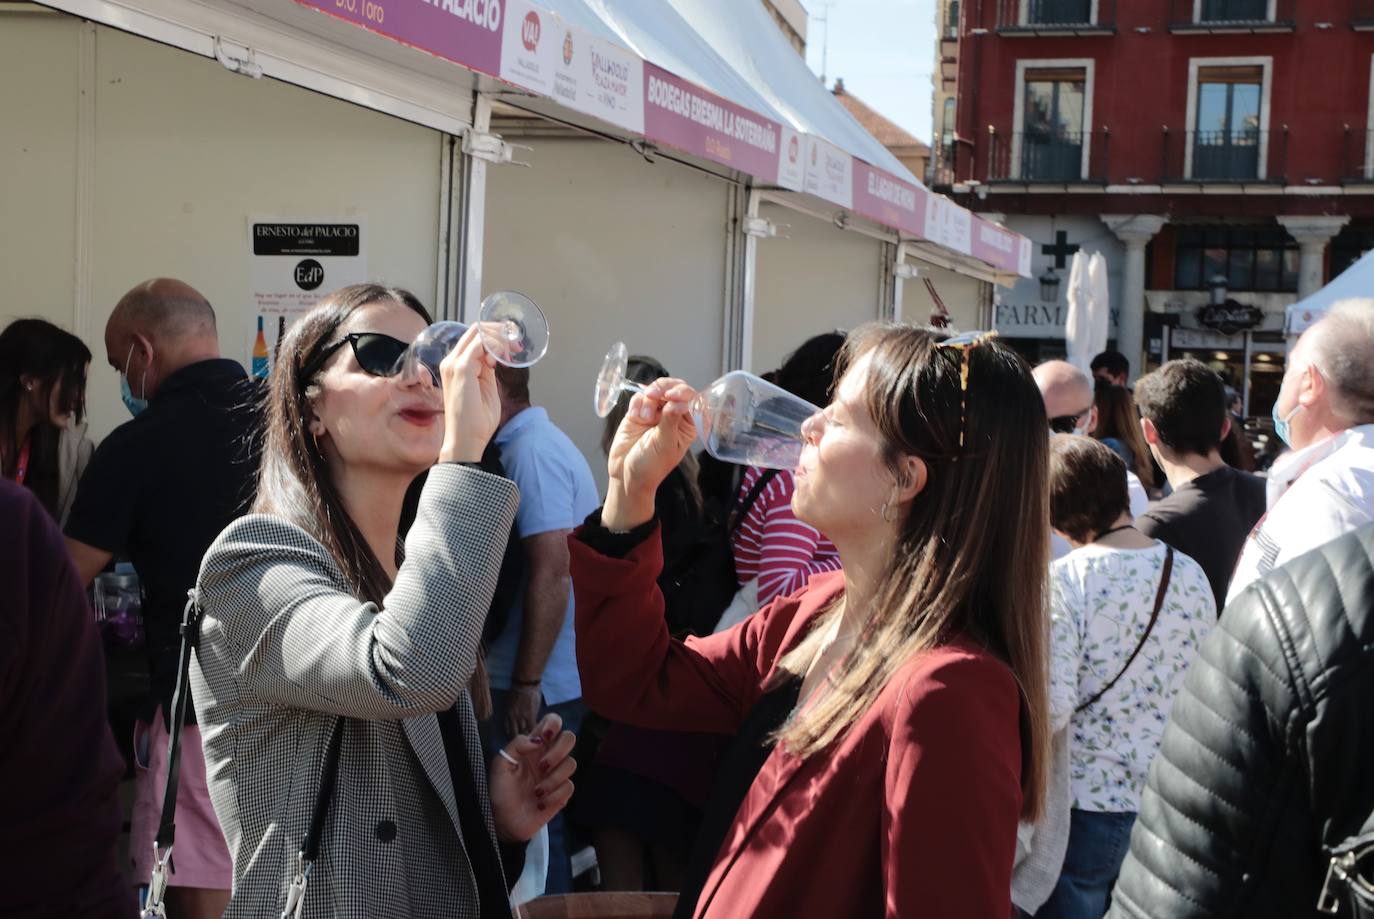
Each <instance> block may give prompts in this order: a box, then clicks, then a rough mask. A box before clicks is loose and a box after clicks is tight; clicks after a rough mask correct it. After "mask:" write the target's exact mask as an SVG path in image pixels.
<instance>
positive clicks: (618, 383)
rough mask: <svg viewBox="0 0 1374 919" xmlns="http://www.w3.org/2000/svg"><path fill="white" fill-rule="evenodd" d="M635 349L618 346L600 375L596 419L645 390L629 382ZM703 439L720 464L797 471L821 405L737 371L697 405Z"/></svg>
mask: <svg viewBox="0 0 1374 919" xmlns="http://www.w3.org/2000/svg"><path fill="white" fill-rule="evenodd" d="M628 365H629V350H628V349H627V348H626V347H625V344H624V342H616V343H615V344H614V345H612V346H611V350H610V351H607V352H606V359H605V361H603V362H602V364H601V370H600V372H599V373H597V375H596V392H595V406H596V414H597V415H598V416H599V417H601V418H605V417H606V416H607V415H609V414H610V413H611V411H612V409H614V408H615V404H616V402H618V401H619V400H620V394H621V393H623V392H629V393H642V392H644V391H645V390H646V389H648V387H647V386H643V385H641V384H639V383H636V382H634V381H633V380H628V379H626V377H625V371H626V368H627V367H628ZM691 411H692V420H693V421H695V422H696V426H697V436H698V437H699V438H700V439H701V443H702V446H703V447H705V448H706V452H707V453H710V454H711V455H712V456H714V457H715V458H716V459H718V460H721V461H723V462H727V463H736V464H738V465H741V466H761V467H763V468H765V469H782V470H785V471H788V472H791V471H792V470H793V469H796V468H797V464H798V462H799V461H800V460H801V451H802V445H803V438H802V432H801V428H802V423H803V422H804V421H806V419H808V418H810V417H811V416H812V415H814V414H815V413H816V412H818V411H820V409H818V408H817V407H816V406H814V405H812V404H811V403H810V402H807V401H806V400H805V399H802V398H800V397H798V396H794V395H793V394H792V393H790V392H788V391H787V390H785V389H783V388H782V387H780V386H775V385H773V384H772V383H769V382H768V381H767V380H765V379H763V378H762V377H756V376H754V375H753V374H752V373H747V372H745V371H743V370H733V371H731V372H730V373H727V374H726V375H725V376H723V377H721V378H720V379H718V380H716V381H715V382H714V383H712V384H711V385H710V386H708V387H706V388H705V389H703V390H702V391H701V392H699V393H697V396H696V398H695V399H693V400H692V405H691Z"/></svg>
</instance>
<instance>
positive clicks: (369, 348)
mask: <svg viewBox="0 0 1374 919" xmlns="http://www.w3.org/2000/svg"><path fill="white" fill-rule="evenodd" d="M344 345H348V346H350V347H351V348H352V349H353V358H354V360H356V361H357V362H358V366H359V367H361V368H362V369H363V370H364V371H365V372H366V373H370V374H372V375H373V376H374V377H390V376H395V375H396V373H397V372H398V371H399V370H400V367H398V366H397V361H398V360H399V359H400V357H401V355H402V354H403V353H404V352H405V350H406V348H407V347H409V345H407V344H406V343H405V342H403V341H401V340H400V339H398V338H392V337H391V336H390V335H383V334H382V333H381V332H350V333H349V334H348V335H345V336H344V337H343V338H340V339H339V340H338V341H336V342H334V344H332V345H330V346H328V347H327V348H325V349H324V350H322V351H321V352H320V353H319V354H316V355H315V356H314V357H313V358H311V359H310V360H309V361H307V362H306V364H305V366H304V367H302V368H301V381H302V382H307V381H309V380H310V378H311V377H313V376H314V375H315V374H316V373H318V372H319V370H320V368H321V367H323V366H324V362H325V361H327V360H329V358H330V357H331V356H332V355H333V354H334V352H335V351H338V350H339V349H340V348H342V347H343V346H344Z"/></svg>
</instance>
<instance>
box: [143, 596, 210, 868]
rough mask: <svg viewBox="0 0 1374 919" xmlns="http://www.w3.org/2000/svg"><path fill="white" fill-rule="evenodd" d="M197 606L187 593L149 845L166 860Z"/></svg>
mask: <svg viewBox="0 0 1374 919" xmlns="http://www.w3.org/2000/svg"><path fill="white" fill-rule="evenodd" d="M200 619H201V609H200V603H199V602H197V598H196V592H195V591H194V590H192V591H189V592H188V595H187V599H186V608H185V609H184V610H182V613H181V650H180V651H179V652H178V653H177V682H176V690H175V691H174V692H173V693H172V711H171V712H170V713H169V715H168V719H167V720H168V725H167V733H168V740H167V784H166V785H165V786H164V787H163V789H162V819H161V820H159V821H158V825H157V836H156V837H154V839H153V845H154V846H155V848H156V849H157V850H159V851H163V852H167V853H168V855H169V856H170V850H171V848H172V844H173V843H174V842H176V835H177V826H176V812H177V786H178V785H179V784H180V781H181V732H182V727H183V726H184V725H185V724H186V708H187V706H189V705H190V704H191V687H190V685H189V681H188V678H189V675H190V671H191V652H192V651H194V650H195V649H196V647H197V646H198V645H199V644H200Z"/></svg>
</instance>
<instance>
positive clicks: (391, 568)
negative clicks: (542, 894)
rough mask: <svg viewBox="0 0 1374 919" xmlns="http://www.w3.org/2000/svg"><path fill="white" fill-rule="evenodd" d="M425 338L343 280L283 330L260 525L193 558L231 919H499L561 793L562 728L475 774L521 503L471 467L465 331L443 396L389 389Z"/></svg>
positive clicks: (486, 396)
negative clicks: (407, 515)
mask: <svg viewBox="0 0 1374 919" xmlns="http://www.w3.org/2000/svg"><path fill="white" fill-rule="evenodd" d="M428 324H429V316H428V315H427V314H426V313H425V310H424V308H423V307H422V306H421V305H420V304H419V303H418V302H417V301H416V300H415V298H414V297H413V296H411V295H410V294H408V293H406V292H404V291H398V290H392V289H388V288H383V287H378V286H375V285H356V286H353V287H347V288H344V289H343V290H340V291H338V292H336V293H334V294H332V295H331V296H329V297H326V298H325V300H324V301H323V302H321V303H320V304H319V305H318V306H316V307H315V308H314V309H312V310H311V311H310V312H309V313H307V314H306V315H305V316H303V317H302V318H301V319H300V320H298V321H297V322H296V324H295V325H294V326H292V328H291V330H290V331H289V332H288V333H287V335H286V337H285V339H284V340H283V342H282V344H281V349H280V352H279V357H278V361H277V364H276V366H275V367H274V368H273V370H272V376H271V379H270V381H269V392H268V396H267V398H268V407H267V418H268V421H267V432H266V442H265V445H264V450H263V460H262V468H261V472H260V475H259V480H258V494H257V500H256V503H255V504H254V507H253V513H252V514H250V515H248V516H246V517H243V518H240V519H239V520H237V521H235V522H234V523H233V524H232V525H230V526H229V527H228V528H227V529H226V530H225V531H224V532H223V533H222V534H220V536H219V538H218V539H217V540H216V542H215V544H214V545H213V546H212V547H211V548H210V551H209V552H208V553H207V554H206V556H205V560H204V563H203V565H202V568H201V575H200V583H199V598H200V604H201V607H202V609H203V615H204V618H203V621H202V626H201V630H200V645H199V648H198V651H197V657H196V661H195V663H194V665H193V667H192V674H191V682H192V686H193V689H194V695H195V700H196V711H197V714H198V716H199V718H200V723H201V727H202V731H203V734H204V744H205V757H206V766H207V770H208V773H209V785H210V794H211V797H212V799H213V801H214V805H215V811H216V814H217V815H218V817H219V821H220V824H221V826H222V828H223V830H224V833H225V837H226V839H227V840H228V842H229V848H230V851H231V853H232V855H233V859H234V893H233V898H232V900H231V902H230V905H229V910H228V912H227V913H226V915H227V916H231V917H233V916H263V915H269V914H270V915H279V914H281V913H282V911H283V909H287V908H288V902H291V903H292V907H293V908H294V902H293V901H294V900H295V899H299V898H300V893H299V891H296V890H293V887H292V885H293V883H294V884H295V886H296V887H299V885H300V882H301V881H302V880H304V881H305V882H306V885H305V890H304V897H303V903H304V909H303V912H302V913H300V914H299V915H303V916H339V915H353V916H369V917H374V916H384V917H398V919H399V917H410V916H436V917H437V916H445V917H448V916H464V917H468V916H471V917H482V919H487V917H497V916H499V917H502V919H506V917H509V915H510V907H509V903H508V899H507V890H508V885H507V877H509V876H510V870H511V869H513V870H518V867H519V865H518V860H519V852H520V851H521V850H520V848H519V846H518V844H519V843H522V842H523V841H525V840H527V839H529V838H530V837H531V836H532V835H533V834H534V833H535V832H537V831H538V829H539V828H540V827H541V826H543V825H544V823H546V822H547V821H548V820H549V819H550V818H551V817H552V816H553V815H554V814H555V813H557V812H558V811H559V809H560V808H562V806H563V805H564V804H565V803H566V802H567V800H568V797H569V796H570V795H571V793H572V785H571V783H570V782H569V781H568V779H569V776H570V775H571V773H572V771H573V762H572V760H571V759H570V758H569V756H568V754H569V751H570V750H571V748H572V744H573V738H572V735H571V734H567V733H560V730H559V728H560V724H559V721H558V718H557V716H549V717H548V718H546V719H544V721H543V722H541V723H540V724H539V725H538V726H537V727H536V729H535V733H533V734H530V735H524V736H521V737H518V738H516V739H515V740H514V741H512V742H511V743H510V744H509V745H508V746H507V747H506V748H505V749H504V750H503V751H501V754H500V756H499V757H498V758H495V759H493V760H492V762H491V763H490V765H489V766H488V764H486V763H484V762H483V759H482V755H481V745H480V742H479V734H478V729H477V720H476V719H477V717H478V716H480V715H481V714H482V711H481V710H482V708H483V707H484V702H487V701H488V697H487V694H486V691H485V686H484V685H483V684H484V683H485V680H484V678H483V675H482V673H481V668H480V660H479V651H478V641H479V639H480V636H481V634H482V622H483V619H484V618H485V616H486V613H487V609H488V606H489V604H490V602H491V595H492V590H493V588H494V585H495V583H496V576H497V571H498V569H499V567H500V564H501V555H502V551H503V549H504V545H505V538H504V537H505V534H506V533H507V532H509V530H510V525H511V520H512V518H513V516H514V514H515V508H516V503H517V501H518V495H517V493H516V490H515V487H514V486H513V485H512V484H511V483H510V482H509V481H507V480H505V479H502V478H499V477H496V476H492V475H488V474H486V473H484V472H482V471H480V470H479V469H478V468H477V465H476V464H477V461H478V459H479V458H480V457H481V455H482V450H483V447H484V446H485V445H486V443H487V440H488V439H489V438H490V437H491V435H492V432H493V431H494V430H495V428H496V424H497V421H498V420H499V418H500V414H501V408H500V401H499V398H498V396H497V391H496V379H495V375H494V372H493V364H492V360H491V358H490V357H489V356H487V354H486V353H485V352H484V351H483V349H482V345H481V342H480V341H479V340H478V338H477V336H476V333H475V330H473V331H470V332H469V333H468V334H467V335H465V336H464V337H463V339H462V340H461V341H460V342H459V344H458V346H457V347H456V348H455V350H454V351H453V353H452V354H450V355H449V356H448V358H447V359H445V360H444V362H443V364H442V377H443V383H442V390H440V389H439V388H436V387H435V385H434V381H433V380H432V378H431V377H430V375H429V373H428V372H427V371H424V370H423V369H421V370H419V371H416V372H412V373H409V374H406V375H397V374H396V372H395V369H394V368H395V367H396V365H397V358H398V357H399V356H400V354H401V353H402V351H404V349H405V347H406V344H407V343H408V342H410V341H411V340H413V339H414V338H415V337H416V336H417V335H418V334H419V333H420V332H421V331H422V330H423V329H424V328H425V326H426V325H428ZM436 461H437V464H436ZM431 467H432V468H431ZM425 470H429V475H428V478H427V481H426V482H425V485H424V489H423V492H422V494H421V496H420V500H419V510H418V513H417V516H416V519H415V522H414V524H413V525H412V526H411V527H410V529H409V532H408V533H406V534H400V533H399V521H400V518H401V508H402V502H403V500H404V497H405V493H406V488H407V486H409V485H410V483H411V482H412V481H413V480H414V479H415V478H416V476H418V475H419V474H420V473H421V472H424V471H425ZM402 539H403V540H404V541H402ZM331 775H332V779H331V778H330V776H331ZM312 821H314V822H315V823H317V824H319V825H321V826H322V831H321V833H320V834H319V844H318V855H317V857H316V858H315V860H314V863H313V868H312V869H311V870H310V871H309V872H306V871H304V870H303V868H304V863H303V862H302V861H301V860H299V858H298V854H297V853H298V852H299V851H300V850H301V849H302V846H303V842H304V841H305V839H306V837H307V830H308V829H309V828H310V826H311V824H312ZM321 821H322V823H321ZM506 844H510V845H509V847H507V845H506ZM512 855H514V856H515V861H516V862H517V864H512V862H511V858H510V856H512ZM503 866H504V867H505V868H506V869H508V870H507V871H505V872H504V873H503ZM511 880H513V877H511Z"/></svg>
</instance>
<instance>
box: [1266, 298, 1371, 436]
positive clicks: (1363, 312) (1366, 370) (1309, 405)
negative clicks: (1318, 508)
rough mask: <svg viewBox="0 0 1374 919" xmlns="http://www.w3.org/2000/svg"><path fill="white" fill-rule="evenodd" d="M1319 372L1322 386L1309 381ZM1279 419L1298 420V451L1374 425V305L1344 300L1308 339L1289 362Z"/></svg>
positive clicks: (1294, 424) (1293, 432)
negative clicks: (1332, 436) (1326, 438)
mask: <svg viewBox="0 0 1374 919" xmlns="http://www.w3.org/2000/svg"><path fill="white" fill-rule="evenodd" d="M1308 368H1315V369H1316V371H1317V373H1318V374H1320V378H1321V379H1320V381H1317V380H1313V379H1311V378H1310V377H1308V376H1307V371H1308ZM1283 383H1284V385H1283V386H1282V387H1281V388H1280V390H1279V399H1278V404H1279V413H1280V414H1281V415H1285V416H1288V415H1293V414H1294V410H1295V408H1296V406H1297V405H1298V404H1301V405H1302V406H1303V409H1304V411H1302V412H1300V413H1297V414H1296V415H1294V417H1293V419H1292V422H1291V424H1292V427H1291V436H1292V440H1293V444H1294V446H1299V447H1301V446H1306V445H1307V444H1309V443H1311V442H1314V441H1315V440H1318V439H1320V438H1321V437H1323V436H1325V435H1327V434H1329V433H1330V432H1332V431H1339V430H1344V429H1346V428H1348V427H1352V426H1354V425H1360V424H1369V423H1371V422H1374V300H1371V299H1351V300H1341V301H1339V302H1338V303H1336V304H1335V305H1333V306H1332V307H1331V309H1330V310H1329V311H1328V312H1327V314H1326V315H1325V316H1324V317H1323V318H1322V319H1321V320H1319V321H1318V322H1317V323H1315V324H1314V325H1313V326H1312V327H1311V328H1310V329H1308V330H1307V331H1306V332H1304V333H1303V335H1302V337H1301V338H1299V339H1298V343H1297V344H1296V345H1294V347H1293V351H1292V353H1291V354H1289V356H1288V367H1287V369H1286V370H1285V372H1284V376H1283Z"/></svg>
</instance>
